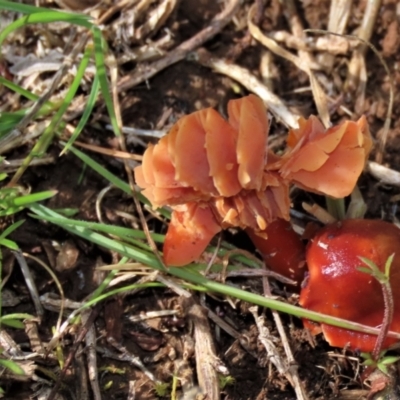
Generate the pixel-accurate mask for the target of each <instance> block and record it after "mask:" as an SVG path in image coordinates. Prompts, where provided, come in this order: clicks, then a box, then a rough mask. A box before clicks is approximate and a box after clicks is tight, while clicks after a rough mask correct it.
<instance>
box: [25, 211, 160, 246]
mask: <svg viewBox="0 0 400 400" xmlns="http://www.w3.org/2000/svg"><path fill="white" fill-rule="evenodd" d="M30 216H31V217H33V218H38V217H37V216H36V215H32V214H30ZM46 221H49V222H52V223H54V224H57V225H60V224H62V225H70V226H81V227H84V228H89V229H93V230H95V231H98V232H104V233H107V234H109V235H115V236H118V237H121V238H122V239H125V238H135V239H141V240H145V239H146V235H145V234H144V232H143V231H139V230H136V229H131V228H125V227H123V226H115V225H107V224H101V223H99V222H87V221H80V220H77V219H66V218H64V217H62V218H52V217H47V218H46ZM151 236H152V238H153V239H154V241H155V242H158V243H163V242H164V238H165V236H164V235H161V234H158V233H151Z"/></svg>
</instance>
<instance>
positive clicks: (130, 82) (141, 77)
mask: <svg viewBox="0 0 400 400" xmlns="http://www.w3.org/2000/svg"><path fill="white" fill-rule="evenodd" d="M239 4H240V1H239V0H229V2H228V3H227V5H226V7H225V9H224V10H223V11H222V12H221V13H219V14H218V15H217V16H216V17H215V18H214V19H213V20H212V21H211V23H210V24H209V25H208V26H207V27H206V28H204V29H203V30H202V31H200V32H199V33H197V34H196V35H194V36H193V37H191V38H190V39H188V40H186V41H185V42H183V43H181V44H180V45H179V46H178V47H176V48H175V49H174V50H172V51H171V52H169V53H168V54H167V55H166V56H165V57H164V58H162V59H161V60H157V61H154V62H152V63H150V64H147V65H146V66H144V67H143V68H138V69H137V70H135V71H134V72H133V73H132V74H129V75H126V76H124V77H123V78H122V79H121V80H120V81H119V82H118V91H123V90H128V89H130V88H132V87H134V86H136V85H138V84H139V83H141V82H144V81H146V80H147V79H150V78H151V77H153V76H154V75H156V74H157V73H158V72H160V71H162V70H163V69H165V68H167V67H169V66H170V65H172V64H175V63H177V62H178V61H181V60H183V59H184V58H185V57H186V55H187V54H188V53H189V52H191V51H193V50H194V49H196V48H197V47H199V46H201V45H203V44H204V43H205V42H206V41H207V40H209V39H211V38H212V37H213V36H215V35H216V34H217V33H219V32H220V31H221V30H222V29H223V28H224V27H225V26H226V25H227V24H228V23H229V22H230V21H231V20H232V18H233V16H234V15H235V13H236V11H237V10H238V8H239Z"/></svg>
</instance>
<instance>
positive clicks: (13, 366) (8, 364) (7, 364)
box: [0, 359, 25, 375]
mask: <svg viewBox="0 0 400 400" xmlns="http://www.w3.org/2000/svg"><path fill="white" fill-rule="evenodd" d="M0 365H1V366H3V367H4V368H7V369H9V370H10V371H11V372H12V373H14V374H16V375H25V372H24V370H23V369H22V368H21V367H20V366H19V365H18V364H17V363H16V362H15V361H12V360H3V359H0Z"/></svg>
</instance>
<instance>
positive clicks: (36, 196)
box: [12, 190, 58, 207]
mask: <svg viewBox="0 0 400 400" xmlns="http://www.w3.org/2000/svg"><path fill="white" fill-rule="evenodd" d="M57 193H58V192H57V190H47V191H45V192H39V193H32V194H27V195H25V196H19V197H16V198H15V199H13V201H12V203H13V204H14V205H15V206H17V207H26V206H27V205H29V204H32V203H36V202H38V201H43V200H47V199H50V198H51V197H53V196H54V195H56V194H57Z"/></svg>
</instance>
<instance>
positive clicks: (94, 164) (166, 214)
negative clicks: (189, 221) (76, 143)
mask: <svg viewBox="0 0 400 400" xmlns="http://www.w3.org/2000/svg"><path fill="white" fill-rule="evenodd" d="M60 143H61V145H63V146H65V143H64V142H60ZM70 151H71V152H72V153H73V154H75V155H76V156H77V157H78V158H80V159H81V161H83V162H84V163H85V164H87V165H88V166H89V167H90V168H92V169H93V170H94V171H96V172H97V173H98V174H100V175H101V176H102V177H103V178H105V179H106V180H107V181H109V182H110V183H112V184H113V185H114V186H115V187H117V188H118V189H121V190H122V191H123V192H125V193H127V194H130V195H131V194H132V191H131V188H130V186H129V184H127V183H126V182H125V181H123V180H122V179H120V178H118V177H117V176H115V175H114V174H112V173H111V172H110V171H108V170H107V169H105V168H104V167H103V166H102V165H100V164H99V163H98V162H96V161H95V160H93V158H91V157H89V156H88V155H87V154H85V153H83V152H81V151H80V150H78V149H76V148H75V147H73V146H71V147H70ZM136 196H138V199H139V200H140V201H141V202H142V203H144V204H147V205H150V202H149V201H148V200H147V199H146V197H144V196H143V195H142V194H141V193H136ZM157 211H158V212H159V213H160V214H161V215H162V216H163V217H165V218H170V217H171V213H170V212H169V211H168V210H165V209H163V208H160V209H158V210H157Z"/></svg>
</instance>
